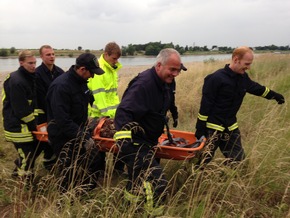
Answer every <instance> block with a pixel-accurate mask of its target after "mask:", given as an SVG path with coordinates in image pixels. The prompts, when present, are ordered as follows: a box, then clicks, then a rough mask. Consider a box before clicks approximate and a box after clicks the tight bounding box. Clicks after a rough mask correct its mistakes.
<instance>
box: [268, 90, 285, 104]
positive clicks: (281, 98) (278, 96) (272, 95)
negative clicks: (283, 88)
mask: <svg viewBox="0 0 290 218" xmlns="http://www.w3.org/2000/svg"><path fill="white" fill-rule="evenodd" d="M265 98H267V99H275V100H276V101H277V102H278V104H283V103H285V99H284V96H283V95H281V94H279V93H277V92H274V91H272V90H270V92H269V93H268V94H267V96H266V97H265Z"/></svg>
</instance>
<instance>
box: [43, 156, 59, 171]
mask: <svg viewBox="0 0 290 218" xmlns="http://www.w3.org/2000/svg"><path fill="white" fill-rule="evenodd" d="M56 161H57V158H56V156H55V155H53V156H52V157H51V158H50V159H45V158H44V160H43V166H44V168H45V169H46V170H48V171H51V169H52V168H53V166H54V165H55V163H56Z"/></svg>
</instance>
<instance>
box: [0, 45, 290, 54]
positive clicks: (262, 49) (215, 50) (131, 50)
mask: <svg viewBox="0 0 290 218" xmlns="http://www.w3.org/2000/svg"><path fill="white" fill-rule="evenodd" d="M164 48H174V49H176V50H177V51H178V52H179V53H180V54H181V55H187V54H191V55H192V54H196V55H205V54H230V53H232V51H233V50H234V48H232V47H228V46H217V45H213V46H212V47H211V48H208V47H207V46H195V45H193V46H188V45H186V46H180V45H178V44H177V45H174V44H173V43H172V42H171V43H161V41H159V42H149V43H145V44H129V45H127V46H122V48H121V49H122V56H134V55H148V56H156V55H157V54H158V53H159V52H160V50H161V49H164ZM253 49H254V50H255V52H258V53H269V52H279V53H280V52H283V53H289V52H290V48H289V45H287V46H276V45H269V46H258V47H254V48H253ZM20 50H22V49H17V50H16V49H15V47H11V48H10V49H7V48H2V49H1V50H0V57H8V56H12V57H13V56H15V57H16V56H17V55H18V51H20ZM31 50H33V51H35V54H36V55H38V49H31ZM54 51H55V55H56V56H64V57H66V56H67V57H74V56H76V57H77V56H78V55H80V54H81V53H84V52H91V53H93V54H95V55H97V56H98V57H99V56H100V55H101V53H102V52H103V51H102V50H90V49H85V50H83V48H82V46H78V47H77V49H54Z"/></svg>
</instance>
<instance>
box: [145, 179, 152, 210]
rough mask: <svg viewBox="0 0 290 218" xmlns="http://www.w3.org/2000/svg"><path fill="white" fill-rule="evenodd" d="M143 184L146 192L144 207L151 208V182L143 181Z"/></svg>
mask: <svg viewBox="0 0 290 218" xmlns="http://www.w3.org/2000/svg"><path fill="white" fill-rule="evenodd" d="M143 186H144V188H145V194H146V207H147V208H148V209H150V208H152V209H153V192H152V187H151V183H150V182H146V181H144V182H143Z"/></svg>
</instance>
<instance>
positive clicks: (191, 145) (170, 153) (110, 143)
mask: <svg viewBox="0 0 290 218" xmlns="http://www.w3.org/2000/svg"><path fill="white" fill-rule="evenodd" d="M106 119H107V118H101V119H100V121H99V123H98V124H97V126H96V127H95V129H94V132H93V136H92V138H93V139H94V140H95V143H96V145H97V146H98V147H99V149H100V151H104V152H113V153H117V152H118V150H119V149H118V147H117V146H116V143H115V140H114V139H113V138H105V137H102V136H101V134H100V132H101V129H102V126H103V125H104V122H105V121H106ZM33 133H34V135H35V136H36V138H37V139H38V140H39V141H48V134H47V131H46V124H41V125H39V126H38V128H37V131H34V132H33ZM170 135H171V137H170V139H168V135H167V134H166V133H163V134H162V135H161V136H160V137H159V140H158V145H157V146H156V148H155V149H156V154H155V156H156V157H157V158H164V159H172V160H186V159H191V158H193V157H195V155H196V154H197V153H198V152H199V151H200V150H201V149H202V148H203V147H204V145H205V142H206V138H202V139H200V140H197V139H196V137H195V135H194V133H192V132H186V131H180V130H171V131H170Z"/></svg>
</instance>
